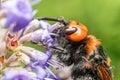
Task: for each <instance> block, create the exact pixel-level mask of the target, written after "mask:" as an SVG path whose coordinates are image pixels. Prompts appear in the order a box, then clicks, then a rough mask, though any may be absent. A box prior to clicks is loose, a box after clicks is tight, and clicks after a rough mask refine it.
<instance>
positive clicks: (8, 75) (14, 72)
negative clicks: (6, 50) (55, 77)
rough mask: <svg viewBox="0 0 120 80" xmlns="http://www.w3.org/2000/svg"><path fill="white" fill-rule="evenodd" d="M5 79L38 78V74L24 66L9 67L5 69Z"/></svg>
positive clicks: (24, 79) (26, 79) (35, 79)
mask: <svg viewBox="0 0 120 80" xmlns="http://www.w3.org/2000/svg"><path fill="white" fill-rule="evenodd" d="M4 80H37V78H36V74H35V73H33V72H29V71H27V70H26V69H23V68H8V69H6V70H5V71H4Z"/></svg>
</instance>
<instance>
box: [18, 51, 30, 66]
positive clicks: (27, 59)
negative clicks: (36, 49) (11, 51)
mask: <svg viewBox="0 0 120 80" xmlns="http://www.w3.org/2000/svg"><path fill="white" fill-rule="evenodd" d="M17 55H18V56H19V55H20V61H22V62H23V63H25V64H29V63H30V57H29V56H27V55H26V54H25V53H22V52H20V53H19V54H17Z"/></svg>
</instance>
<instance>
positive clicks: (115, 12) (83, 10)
mask: <svg viewBox="0 0 120 80" xmlns="http://www.w3.org/2000/svg"><path fill="white" fill-rule="evenodd" d="M33 8H34V9H38V13H37V14H36V17H54V18H58V17H60V16H64V18H65V19H67V20H76V21H78V22H81V23H83V24H85V25H86V26H87V27H88V29H89V34H92V35H95V36H96V37H97V38H98V39H100V41H101V42H102V45H103V47H104V49H105V50H106V52H107V54H108V55H109V56H110V58H111V60H112V62H111V65H112V70H113V73H114V79H115V80H120V46H119V44H120V43H119V41H120V31H119V29H120V22H119V21H120V0H42V2H41V3H39V4H37V5H35V6H34V7H33Z"/></svg>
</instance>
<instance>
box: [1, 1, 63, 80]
mask: <svg viewBox="0 0 120 80" xmlns="http://www.w3.org/2000/svg"><path fill="white" fill-rule="evenodd" d="M36 1H37V2H38V1H40V0H31V4H32V5H34V4H35V3H36ZM31 4H30V2H29V1H28V0H5V1H3V2H2V5H1V8H0V80H60V78H59V76H57V75H55V74H54V73H53V69H56V68H57V67H60V66H61V63H59V62H57V61H55V60H54V59H53V58H52V51H51V49H50V47H51V46H53V45H55V44H57V43H58V41H57V39H56V38H55V37H52V36H51V35H54V33H52V32H53V31H54V30H55V29H56V28H58V27H59V25H60V23H59V22H58V23H55V24H53V25H51V24H49V23H48V22H45V21H42V20H41V21H38V20H37V19H34V15H33V11H32V7H31ZM26 42H32V43H37V44H38V45H42V46H44V47H45V51H44V52H42V51H40V50H36V49H35V48H32V47H28V46H25V45H24V43H26Z"/></svg>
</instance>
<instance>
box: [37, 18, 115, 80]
mask: <svg viewBox="0 0 120 80" xmlns="http://www.w3.org/2000/svg"><path fill="white" fill-rule="evenodd" d="M38 20H48V21H57V22H60V23H62V24H63V25H62V27H60V28H58V29H56V30H55V32H54V33H55V34H58V35H59V37H58V40H59V43H58V44H59V45H57V46H54V47H53V48H54V49H57V50H58V51H57V52H56V51H55V53H57V55H58V56H57V58H58V59H59V61H60V62H62V63H64V64H65V65H66V66H71V65H73V67H72V69H71V76H72V78H73V80H113V78H112V72H111V69H110V68H111V67H110V61H111V60H110V58H109V57H108V56H107V54H106V53H105V51H104V49H103V47H102V45H101V42H100V41H99V40H98V39H96V37H95V36H93V35H89V34H88V29H87V27H86V26H85V25H83V24H81V23H78V22H76V21H66V20H64V19H54V18H39V19H38Z"/></svg>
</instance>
